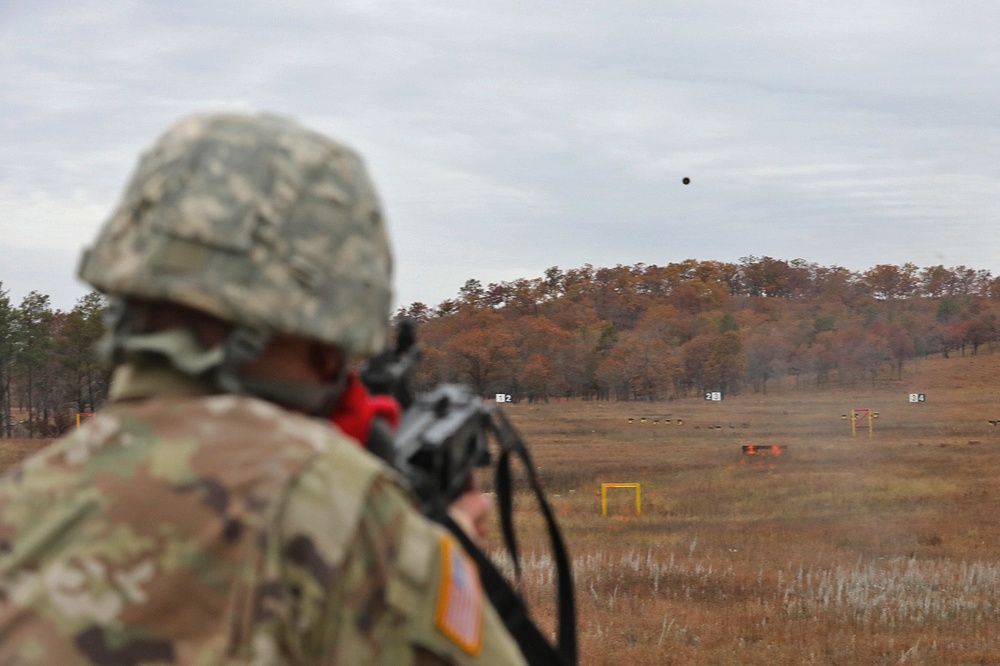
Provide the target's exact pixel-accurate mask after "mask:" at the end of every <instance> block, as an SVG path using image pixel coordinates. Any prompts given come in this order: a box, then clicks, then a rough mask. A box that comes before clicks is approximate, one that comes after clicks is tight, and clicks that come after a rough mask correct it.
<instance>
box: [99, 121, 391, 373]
mask: <svg viewBox="0 0 1000 666" xmlns="http://www.w3.org/2000/svg"><path fill="white" fill-rule="evenodd" d="M391 272H392V257H391V253H390V250H389V243H388V238H387V234H386V229H385V222H384V220H383V216H382V213H381V207H380V205H379V202H378V197H377V194H376V192H375V188H374V186H373V184H372V182H371V180H370V179H369V177H368V175H367V173H366V171H365V167H364V164H363V163H362V160H361V158H360V157H359V156H358V155H357V153H355V152H354V151H353V150H351V149H350V148H348V147H346V146H344V145H342V144H339V143H337V142H335V141H332V140H331V139H329V138H327V137H325V136H323V135H321V134H318V133H316V132H314V131H312V130H309V129H306V128H304V127H302V126H301V125H299V124H297V123H295V122H293V121H291V120H289V119H286V118H282V117H278V116H272V115H259V116H242V115H199V116H193V117H190V118H187V119H185V120H182V121H181V122H180V123H178V124H177V125H175V126H174V127H172V128H171V129H170V130H168V131H167V133H166V134H165V135H164V136H163V137H162V138H161V139H160V140H159V141H158V142H157V143H156V145H154V146H153V148H152V149H151V150H150V151H149V152H148V153H146V154H145V155H144V156H143V157H142V159H141V160H140V162H139V166H138V168H137V169H136V172H135V174H134V175H133V177H132V180H131V181H130V182H129V184H128V186H127V188H126V191H125V194H124V197H123V200H122V202H121V204H120V205H119V207H118V209H117V210H116V211H115V212H114V214H113V215H112V216H111V218H110V219H109V220H108V221H107V223H106V224H105V225H104V228H103V229H102V231H101V233H100V235H99V236H98V238H97V241H96V243H95V244H94V246H93V247H92V248H90V249H89V250H88V251H87V252H86V253H85V254H84V257H83V260H82V262H81V265H80V277H81V278H82V279H84V280H86V281H87V282H88V283H90V284H91V285H92V286H93V287H94V288H95V289H97V290H99V291H101V292H104V293H106V294H109V295H111V296H120V297H126V298H128V297H135V298H143V299H149V300H161V301H170V302H174V303H179V304H182V305H186V306H189V307H192V308H195V309H198V310H201V311H203V312H206V313H208V314H211V315H214V316H216V317H218V318H220V319H223V320H226V321H229V322H233V323H234V324H237V325H241V326H244V327H248V328H250V329H254V330H258V331H260V332H262V333H265V334H275V333H288V334H293V335H299V336H303V337H306V338H310V339H315V340H319V341H323V342H326V343H330V344H336V345H339V346H341V347H342V348H344V349H345V351H346V352H347V353H348V354H351V355H354V354H369V353H374V352H376V351H378V350H379V349H381V348H382V347H383V346H384V344H385V338H386V326H387V322H388V317H389V306H390V299H391V284H390V280H391Z"/></svg>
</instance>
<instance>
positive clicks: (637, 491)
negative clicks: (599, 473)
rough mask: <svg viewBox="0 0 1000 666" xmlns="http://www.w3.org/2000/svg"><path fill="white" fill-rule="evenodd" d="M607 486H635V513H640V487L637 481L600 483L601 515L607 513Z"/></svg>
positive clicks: (638, 514)
mask: <svg viewBox="0 0 1000 666" xmlns="http://www.w3.org/2000/svg"><path fill="white" fill-rule="evenodd" d="M608 488H635V515H637V516H641V515H642V488H641V487H640V484H638V483H602V484H601V515H602V516H606V515H608Z"/></svg>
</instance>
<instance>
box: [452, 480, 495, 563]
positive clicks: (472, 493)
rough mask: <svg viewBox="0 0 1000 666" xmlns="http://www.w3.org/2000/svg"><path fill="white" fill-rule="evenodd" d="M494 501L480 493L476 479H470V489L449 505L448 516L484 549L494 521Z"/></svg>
mask: <svg viewBox="0 0 1000 666" xmlns="http://www.w3.org/2000/svg"><path fill="white" fill-rule="evenodd" d="M493 509H494V506H493V500H492V499H491V498H490V496H488V495H485V494H484V493H482V492H480V490H479V487H478V484H476V480H475V477H469V489H468V490H467V491H466V492H465V493H463V494H462V495H460V496H459V497H458V499H456V500H455V501H454V502H452V503H451V504H449V505H448V515H449V516H451V519H452V520H454V521H455V524H456V525H458V526H459V527H461V528H462V531H463V532H465V534H466V535H467V536H468V537H469V539H471V540H472V542H473V543H474V544H476V545H477V546H479V547H480V548H482V547H483V542H484V540H485V539H486V536H487V534H489V525H490V521H491V520H492V519H493Z"/></svg>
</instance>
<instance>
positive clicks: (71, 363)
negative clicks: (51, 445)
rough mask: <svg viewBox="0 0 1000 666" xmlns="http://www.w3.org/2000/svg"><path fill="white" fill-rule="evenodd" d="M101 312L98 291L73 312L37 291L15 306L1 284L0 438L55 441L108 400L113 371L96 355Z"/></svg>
mask: <svg viewBox="0 0 1000 666" xmlns="http://www.w3.org/2000/svg"><path fill="white" fill-rule="evenodd" d="M103 310H104V300H103V298H102V297H101V296H100V295H99V294H97V293H90V294H88V295H86V296H84V297H82V298H80V299H79V300H78V301H77V302H76V304H75V306H74V307H73V309H72V310H70V311H69V312H63V311H61V310H53V308H52V305H51V302H50V299H49V297H48V296H46V295H44V294H40V293H38V292H36V291H33V292H31V293H29V294H28V295H27V296H25V297H24V299H23V300H22V301H21V303H20V305H17V306H15V305H14V304H12V303H11V301H10V298H9V297H8V292H7V291H5V290H4V289H3V283H2V282H0V437H53V436H55V435H58V434H60V433H62V432H64V431H66V430H68V429H69V428H70V427H71V426H72V425H74V424H75V420H76V415H77V414H78V413H80V412H84V413H87V412H93V411H94V410H95V409H97V407H98V406H99V405H100V404H101V403H102V402H103V401H104V399H105V397H106V395H107V387H108V382H109V376H110V369H109V368H108V367H107V366H106V365H104V364H102V363H100V362H99V360H98V359H97V357H96V355H95V354H94V347H95V345H96V344H97V341H98V340H99V339H100V337H101V334H102V332H103V323H102V313H103Z"/></svg>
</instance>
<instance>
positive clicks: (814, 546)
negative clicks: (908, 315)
mask: <svg viewBox="0 0 1000 666" xmlns="http://www.w3.org/2000/svg"><path fill="white" fill-rule="evenodd" d="M998 372H1000V354H992V355H991V354H981V355H980V356H976V357H971V356H970V357H964V358H952V359H950V360H943V359H932V360H926V361H921V362H920V363H919V364H917V365H912V364H911V365H910V366H908V367H907V369H906V371H905V372H904V376H903V379H902V380H896V381H887V382H883V383H880V384H879V385H878V386H876V387H872V386H871V385H870V384H866V385H858V386H855V387H851V388H830V389H828V390H824V391H817V390H815V389H808V390H805V389H803V390H795V389H794V387H793V385H792V383H791V382H790V381H789V382H788V383H787V384H785V385H784V386H782V387H780V390H779V387H777V386H772V387H770V389H771V390H770V391H769V393H768V394H767V395H753V394H743V395H740V396H735V397H731V396H729V397H726V399H724V400H723V401H721V402H719V403H712V402H707V401H705V400H702V399H700V398H697V399H695V398H692V399H690V400H679V401H671V402H660V403H621V402H610V403H609V402H601V403H599V402H582V401H568V402H567V401H562V402H558V401H552V402H550V403H547V404H528V403H519V404H515V405H510V406H508V408H507V411H508V413H509V414H510V415H511V417H512V419H513V420H514V422H515V423H516V424H517V425H518V427H519V428H520V429H521V430H522V433H523V434H524V436H525V438H526V440H527V441H528V442H529V445H530V446H531V450H532V454H533V456H534V459H535V462H536V464H537V467H538V468H539V471H540V474H541V476H542V478H543V479H544V482H545V485H546V488H547V491H548V493H549V497H550V501H551V503H552V505H553V507H554V509H555V511H556V513H557V515H558V516H559V519H560V521H561V525H562V528H563V532H564V536H565V537H566V540H567V543H568V546H569V549H570V552H571V555H572V557H573V560H574V574H575V580H576V596H577V605H578V613H579V622H578V628H579V635H580V649H581V663H582V664H692V665H696V664H720V665H721V664H759V665H761V666H764V665H768V666H780V665H796V666H799V665H803V664H845V665H847V664H943V665H959V664H1000V531H998V521H1000V474H998V473H997V472H996V470H997V469H998V468H1000V427H995V426H991V425H990V423H989V421H990V420H992V419H998V418H1000V402H998V392H1000V382H997V381H996V379H995V377H996V376H997V374H998ZM910 393H924V394H926V397H927V401H926V402H925V403H922V404H912V403H910V402H909V401H908V395H909V394H910ZM855 408H868V409H871V410H873V411H877V412H878V413H879V416H878V418H877V419H876V420H874V432H873V433H872V434H871V435H870V436H869V434H868V433H867V432H864V431H861V432H859V433H858V436H857V437H852V436H851V426H850V421H849V420H845V419H844V418H842V416H843V415H847V414H850V411H851V409H855ZM643 417H645V418H646V422H645V423H642V422H640V419H641V418H643ZM630 418H631V419H633V422H632V423H631V424H630V423H629V419H630ZM666 419H670V420H671V423H670V424H669V425H666V424H665V423H664V421H665V420H666ZM678 419H681V420H683V424H682V425H678V424H677V420H678ZM654 420H657V421H659V423H656V424H655V425H654V423H653V421H654ZM751 444H753V445H758V446H763V447H769V446H772V445H778V446H782V447H784V450H783V454H782V455H780V456H768V457H760V456H744V455H743V454H742V449H741V447H742V446H744V445H751ZM36 445H37V444H32V443H26V442H14V443H9V442H0V468H3V467H5V466H7V465H9V464H10V463H11V461H12V460H13V459H14V458H17V457H20V456H22V455H24V453H25V452H26V451H27V450H28V449H30V448H31V447H32V446H36ZM610 482H628V483H640V484H641V491H642V514H641V516H636V515H635V514H636V512H635V494H634V491H632V490H628V489H615V490H611V491H609V496H608V497H609V501H608V515H607V516H602V515H601V501H600V484H601V483H610ZM484 485H488V481H487V480H485V479H484ZM533 506H534V505H533V503H532V500H531V498H530V497H528V496H527V495H521V496H519V497H518V502H517V507H518V513H517V517H516V521H517V525H518V528H519V532H520V538H521V547H522V551H523V555H524V565H525V566H524V568H525V577H524V580H523V590H524V592H525V595H526V597H527V598H528V600H529V602H530V603H531V605H532V608H533V609H534V610H535V614H536V615H537V617H539V618H541V622H542V623H543V624H545V625H546V626H549V627H551V624H552V621H551V616H552V606H553V603H552V602H553V599H554V589H553V579H554V571H553V567H552V563H551V560H550V558H549V556H548V549H547V538H546V536H545V533H544V525H543V523H542V521H541V518H540V517H539V516H538V514H537V512H535V511H534V510H533ZM495 533H498V530H495ZM494 540H495V541H497V542H498V539H496V537H494Z"/></svg>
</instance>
